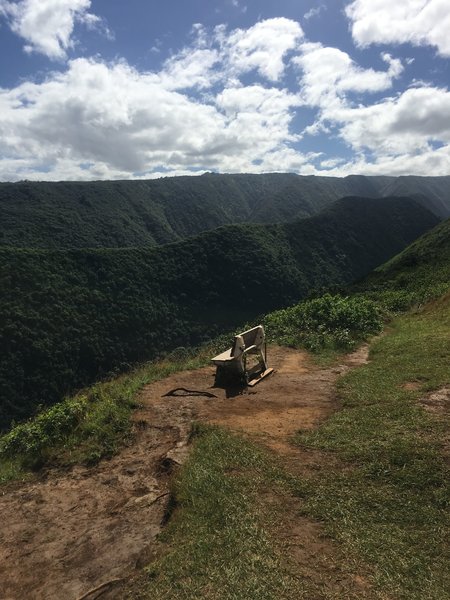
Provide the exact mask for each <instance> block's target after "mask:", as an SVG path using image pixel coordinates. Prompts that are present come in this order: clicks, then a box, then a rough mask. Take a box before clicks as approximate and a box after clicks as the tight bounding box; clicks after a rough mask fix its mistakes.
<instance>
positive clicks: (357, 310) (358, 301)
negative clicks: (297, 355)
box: [264, 294, 383, 352]
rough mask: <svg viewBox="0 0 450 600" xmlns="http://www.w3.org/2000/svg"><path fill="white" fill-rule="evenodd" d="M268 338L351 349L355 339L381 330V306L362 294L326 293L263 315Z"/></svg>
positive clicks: (287, 343)
mask: <svg viewBox="0 0 450 600" xmlns="http://www.w3.org/2000/svg"><path fill="white" fill-rule="evenodd" d="M264 324H265V325H266V327H267V333H268V337H269V339H272V340H274V341H277V342H278V343H279V344H282V345H285V346H291V347H293V348H307V349H308V350H312V351H313V352H314V351H318V350H327V349H331V350H352V349H353V348H354V347H355V346H356V344H357V343H358V342H360V341H361V340H363V339H366V338H367V337H368V336H369V335H372V334H375V333H379V332H380V331H381V330H382V327H383V325H382V321H381V317H380V310H379V308H378V306H377V305H376V304H375V302H373V301H371V300H367V299H366V298H364V297H361V296H354V297H343V296H339V295H335V296H332V295H331V294H325V295H324V296H320V297H319V298H315V299H313V300H308V301H306V302H301V303H300V304H297V305H295V306H292V307H290V308H286V309H283V310H279V311H276V312H273V313H270V314H268V315H267V316H266V317H265V319H264Z"/></svg>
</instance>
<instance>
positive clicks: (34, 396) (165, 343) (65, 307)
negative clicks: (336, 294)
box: [0, 198, 437, 428]
mask: <svg viewBox="0 0 450 600" xmlns="http://www.w3.org/2000/svg"><path fill="white" fill-rule="evenodd" d="M436 221H437V219H436V217H434V216H433V215H431V213H429V212H427V211H426V210H425V209H423V208H422V207H421V206H419V205H417V204H415V203H413V202H411V201H410V200H408V199H401V198H398V199H394V198H389V199H378V200H368V199H364V200H362V199H359V198H347V199H344V200H342V201H340V202H338V203H336V205H334V206H333V207H332V208H330V209H327V210H326V211H325V212H323V213H322V214H320V215H317V216H315V217H311V218H310V219H306V220H302V221H298V222H297V223H290V224H286V225H272V226H256V225H254V226H242V225H237V226H230V227H225V228H219V229H217V230H215V231H211V232H207V233H205V234H202V235H201V236H198V237H196V238H190V239H189V240H185V241H183V242H179V243H177V244H169V245H166V246H164V247H161V248H153V249H144V248H140V249H121V250H117V249H116V250H67V251H54V250H53V251H52V250H25V249H12V248H3V249H0V287H1V289H2V296H1V298H0V323H1V326H0V344H1V347H2V349H3V350H4V352H3V355H2V359H1V362H0V397H1V398H2V401H1V406H0V428H6V427H8V425H9V424H10V423H11V421H12V420H16V421H17V420H23V419H25V418H27V417H29V416H30V415H32V414H34V413H35V412H37V411H38V410H39V409H40V408H41V407H45V406H49V405H52V404H54V403H55V402H58V401H60V400H61V399H62V398H63V397H64V396H66V395H68V394H70V393H72V392H73V391H74V390H76V389H79V388H81V387H83V386H86V385H88V384H89V383H91V382H93V381H96V380H98V379H99V378H102V377H105V376H107V375H108V374H109V373H111V371H113V370H115V369H116V370H119V371H123V370H128V369H129V368H130V365H132V364H136V363H141V362H143V361H145V360H149V359H154V358H156V357H158V356H159V355H161V353H162V352H165V351H168V350H170V349H173V348H175V347H177V346H180V345H183V346H192V345H196V344H199V343H201V342H203V341H205V340H206V339H207V338H211V337H215V336H216V335H217V334H218V333H220V332H221V331H224V330H228V329H230V328H231V327H232V326H234V325H237V324H238V323H242V322H244V321H245V320H247V319H251V318H254V317H255V316H256V315H258V314H261V313H263V312H266V311H269V310H273V309H275V308H280V307H283V306H286V305H289V304H292V303H293V302H295V301H298V300H299V299H301V298H304V297H305V296H307V295H308V294H310V293H311V291H312V290H313V289H315V288H321V287H324V286H329V285H330V284H335V283H338V284H343V283H347V282H351V281H354V280H355V279H358V278H360V277H361V276H363V275H364V274H366V273H368V272H369V271H370V270H371V269H373V268H374V267H375V266H377V265H378V264H380V263H382V262H383V261H384V260H386V259H387V258H389V257H390V256H392V255H393V254H395V253H397V252H398V251H400V250H401V249H402V248H404V247H405V245H407V244H408V243H410V242H411V241H413V240H414V239H416V238H417V237H418V236H419V235H420V234H421V233H423V232H424V231H425V230H427V229H429V228H430V227H432V226H433V225H435V224H436ZM231 282H232V283H231Z"/></svg>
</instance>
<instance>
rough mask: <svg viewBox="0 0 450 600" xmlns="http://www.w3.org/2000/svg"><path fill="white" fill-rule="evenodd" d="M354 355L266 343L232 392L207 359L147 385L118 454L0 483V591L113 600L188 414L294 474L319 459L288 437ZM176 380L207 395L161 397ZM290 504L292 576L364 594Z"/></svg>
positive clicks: (158, 516)
mask: <svg viewBox="0 0 450 600" xmlns="http://www.w3.org/2000/svg"><path fill="white" fill-rule="evenodd" d="M366 360H367V347H365V346H364V347H362V348H361V349H360V350H358V351H357V352H356V353H353V354H352V355H349V356H348V357H347V358H346V359H345V361H344V362H343V364H341V365H339V366H337V367H333V368H327V369H323V368H322V369H321V368H319V367H317V366H316V365H314V364H313V363H312V362H311V361H310V359H309V358H308V356H307V355H306V353H303V352H300V351H295V350H290V349H287V348H278V347H275V348H271V349H270V353H269V362H270V365H271V366H272V367H274V368H275V373H274V374H273V375H271V376H270V377H269V378H267V379H265V380H264V381H262V382H261V383H259V384H258V385H257V386H255V387H254V388H248V390H246V391H244V392H243V393H242V391H241V390H238V389H227V390H225V389H221V388H213V387H212V386H213V384H214V369H213V368H212V367H205V368H203V369H197V370H195V371H187V372H183V373H178V374H176V375H173V376H171V377H168V378H167V379H164V380H162V381H159V382H156V383H153V384H151V385H149V386H147V387H146V388H145V389H144V390H143V391H142V393H141V395H140V403H141V408H140V409H139V410H137V411H136V412H135V414H134V433H135V435H134V440H133V443H132V444H130V446H129V447H126V448H124V449H123V450H122V451H121V452H120V454H119V455H118V456H116V457H114V458H113V459H111V460H108V461H103V462H102V463H100V464H99V465H98V466H96V467H91V468H87V467H77V468H74V469H72V470H70V471H69V472H61V471H50V472H48V473H46V474H45V475H43V476H41V478H39V479H37V480H35V481H33V482H31V483H26V484H21V485H18V484H15V485H11V486H6V487H4V488H1V491H0V514H1V517H2V520H1V526H0V598H1V599H2V600H19V599H20V600H22V599H25V598H26V599H27V600H60V599H62V598H64V599H65V600H77V599H78V598H81V597H82V596H83V595H84V594H86V592H88V591H89V590H91V589H94V588H96V587H97V586H99V585H101V584H103V583H105V582H111V585H110V586H108V587H106V588H104V589H102V590H100V591H101V592H102V595H101V597H102V598H122V597H123V591H121V590H123V588H122V585H121V582H120V581H115V580H117V579H119V580H123V581H124V582H125V583H126V580H127V578H128V577H130V576H133V574H134V573H136V570H137V569H139V568H140V567H142V566H143V565H144V564H146V563H147V562H148V561H149V559H150V558H151V557H152V555H153V554H154V552H155V551H156V549H157V547H158V544H157V543H156V541H155V538H156V536H157V534H158V532H159V531H160V530H161V527H162V522H163V518H164V514H165V510H166V506H167V501H168V484H169V472H170V468H171V466H173V465H174V464H176V463H182V462H183V460H184V458H185V456H186V454H187V452H188V446H187V440H188V436H189V431H190V427H191V423H192V421H194V420H202V421H207V422H211V423H218V424H221V425H224V426H227V427H229V428H231V429H233V430H241V431H243V432H245V434H246V435H250V436H252V437H254V438H255V439H256V440H258V441H260V442H261V443H263V444H265V445H266V446H268V447H270V448H271V449H273V450H274V451H275V452H277V453H278V454H280V455H281V456H282V457H283V460H284V461H285V463H286V467H287V468H288V469H291V470H292V471H295V472H296V474H298V473H301V472H302V471H304V470H308V469H311V468H315V466H317V464H318V463H320V461H322V460H323V457H322V456H321V455H320V454H318V453H314V452H311V453H307V452H301V451H300V450H299V449H298V448H296V447H295V446H293V445H292V444H291V443H290V438H291V437H292V435H293V434H294V433H295V432H296V431H298V430H300V429H310V428H313V427H316V426H317V425H318V424H319V423H320V422H322V421H323V420H325V419H326V418H327V417H328V416H329V415H330V414H331V413H332V412H333V411H335V410H337V408H338V402H337V399H336V396H335V384H336V379H337V377H338V376H339V375H340V374H341V373H342V372H344V371H346V370H348V369H349V368H351V367H353V366H356V365H359V364H362V363H363V362H365V361H366ZM180 387H183V388H187V389H189V390H196V391H198V392H202V391H208V392H210V393H211V392H212V393H213V394H214V395H215V396H216V397H215V398H208V397H204V396H197V395H196V396H164V394H166V393H167V392H169V391H170V390H173V389H174V388H180ZM299 502H300V501H299V500H298V499H295V498H289V499H286V507H285V508H286V511H285V512H286V523H285V524H284V525H283V524H280V531H279V536H280V539H281V540H285V543H286V546H287V547H289V548H291V554H292V557H293V560H295V561H296V562H297V563H298V567H299V575H302V576H305V577H310V578H311V577H312V578H314V577H316V578H318V579H320V580H321V581H322V582H323V585H324V586H325V587H326V588H329V589H330V590H331V591H333V590H334V592H335V593H336V597H339V594H340V592H342V590H348V589H349V586H350V587H351V586H353V587H354V592H355V597H358V598H364V597H365V595H366V589H367V585H366V582H365V580H364V578H363V577H361V576H359V575H357V574H355V575H349V574H348V570H347V569H341V568H340V567H339V557H338V556H337V555H336V549H335V548H334V547H333V545H332V543H331V541H330V540H328V539H327V538H326V536H324V534H323V531H322V528H321V526H320V524H317V523H313V522H311V521H308V520H307V519H306V518H305V517H302V516H301V515H300V506H299ZM291 517H292V519H291ZM293 519H295V527H294V526H293V522H294V521H293ZM103 592H105V593H103ZM334 592H333V593H334ZM342 593H343V592H342ZM346 593H347V592H346ZM97 596H98V593H93V594H90V595H89V596H88V598H89V600H91V599H92V598H95V597H97ZM346 597H350V596H346Z"/></svg>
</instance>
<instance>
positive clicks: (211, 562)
mask: <svg viewBox="0 0 450 600" xmlns="http://www.w3.org/2000/svg"><path fill="white" fill-rule="evenodd" d="M279 485H282V483H281V481H280V480H279V479H278V472H277V470H276V468H275V467H274V465H273V464H272V463H271V461H270V459H269V457H268V455H267V454H266V453H264V452H263V451H262V450H261V449H259V448H258V447H256V446H254V445H252V444H250V443H248V442H246V441H244V440H243V439H242V438H240V437H237V436H234V435H232V434H231V433H229V432H227V431H226V430H224V429H220V428H217V427H208V428H202V431H201V435H199V437H198V438H197V440H196V443H195V445H194V448H193V451H192V454H191V456H190V459H189V461H188V463H187V464H186V465H185V467H184V468H183V471H182V473H181V475H180V476H179V477H178V478H177V479H176V481H175V482H174V494H175V497H176V500H177V503H178V508H177V510H176V511H175V515H174V517H173V519H172V521H171V522H170V524H169V526H168V528H167V529H166V531H165V533H164V536H163V539H164V541H165V542H166V543H167V544H169V545H170V551H169V552H168V553H166V555H165V556H164V557H163V558H162V559H160V560H159V561H158V562H156V563H154V564H152V565H151V566H150V567H149V568H148V570H147V577H146V582H145V585H144V586H143V589H142V590H141V593H140V594H139V595H138V597H140V598H158V599H163V598H186V599H187V598H192V599H194V598H195V599H197V598H205V599H212V598H221V599H223V600H225V599H230V600H231V599H238V598H239V599H241V598H246V599H248V600H251V599H255V600H257V599H258V600H265V599H267V600H269V599H275V598H284V597H287V596H286V595H285V594H286V592H287V590H291V592H294V591H295V590H296V589H297V582H296V580H295V578H294V577H293V576H292V574H289V572H288V571H287V570H286V568H285V565H284V564H283V559H282V555H281V552H280V549H279V548H277V547H276V545H275V544H274V543H273V540H272V539H271V535H270V533H269V530H268V523H267V521H271V520H272V519H273V516H272V517H270V518H269V519H268V518H267V514H265V507H264V503H263V502H262V501H261V498H260V492H261V489H262V488H263V487H264V486H268V487H269V489H272V488H273V487H274V486H279ZM288 597H292V596H288Z"/></svg>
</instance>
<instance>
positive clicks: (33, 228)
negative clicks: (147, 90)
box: [0, 173, 450, 249]
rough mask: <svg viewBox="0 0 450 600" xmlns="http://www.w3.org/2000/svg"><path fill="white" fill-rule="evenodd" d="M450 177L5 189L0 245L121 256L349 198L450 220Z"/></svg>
mask: <svg viewBox="0 0 450 600" xmlns="http://www.w3.org/2000/svg"><path fill="white" fill-rule="evenodd" d="M449 192H450V177H363V176H350V177H345V178H337V177H314V176H307V177H301V176H298V175H294V174H283V173H272V174H266V175H244V174H242V175H216V174H206V175H202V176H201V177H172V178H164V179H158V180H149V181H95V182H55V183H51V182H30V181H25V182H20V183H0V211H1V215H2V218H1V220H0V245H3V246H16V247H26V248H60V249H62V248H66V249H67V248H113V247H114V248H116V247H117V248H121V247H122V248H123V247H130V246H133V247H142V246H149V245H155V244H166V243H168V242H175V241H178V240H180V239H183V238H186V237H189V236H192V235H197V234H199V233H201V232H203V231H206V230H210V229H214V228H216V227H220V226H222V225H228V224H231V223H280V222H287V221H293V220H297V219H299V218H303V217H309V216H312V215H315V214H317V213H318V212H319V211H321V210H322V209H324V208H325V207H327V206H330V205H331V204H332V203H333V202H335V201H336V200H338V199H339V198H343V197H345V196H358V197H380V196H385V197H388V196H412V195H415V196H416V197H417V199H418V201H419V202H420V203H422V205H423V206H425V207H427V208H429V209H430V210H431V211H432V212H433V213H434V214H436V215H437V216H439V217H441V218H445V217H448V216H449V215H450V193H449Z"/></svg>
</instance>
